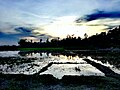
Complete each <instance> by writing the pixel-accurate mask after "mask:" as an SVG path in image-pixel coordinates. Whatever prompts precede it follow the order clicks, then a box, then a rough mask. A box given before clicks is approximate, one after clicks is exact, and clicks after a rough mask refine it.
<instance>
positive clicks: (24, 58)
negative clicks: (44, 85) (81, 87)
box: [0, 51, 120, 79]
mask: <svg viewBox="0 0 120 90" xmlns="http://www.w3.org/2000/svg"><path fill="white" fill-rule="evenodd" d="M107 57H108V55H107V56H105V55H97V56H96V54H89V55H87V54H84V53H74V52H40V51H34V52H33V51H26V52H23V51H22V52H21V51H4V52H0V73H9V74H36V73H38V72H39V71H40V70H42V69H43V68H44V67H46V66H47V65H48V64H49V63H52V64H51V66H49V67H47V68H46V69H45V70H44V72H41V73H38V74H40V75H42V74H52V75H53V76H54V77H56V78H59V79H61V78H62V77H63V76H64V75H77V76H81V75H84V76H90V75H98V76H104V73H103V72H101V71H100V70H99V69H97V68H96V67H94V66H92V65H91V64H89V63H88V62H86V61H85V60H83V59H84V58H88V59H89V60H91V61H94V62H96V63H100V64H101V65H104V66H106V67H109V68H110V69H111V70H113V71H114V72H116V73H118V74H120V67H119V65H120V63H119V61H118V60H111V59H109V57H108V58H107ZM114 58H119V57H114Z"/></svg>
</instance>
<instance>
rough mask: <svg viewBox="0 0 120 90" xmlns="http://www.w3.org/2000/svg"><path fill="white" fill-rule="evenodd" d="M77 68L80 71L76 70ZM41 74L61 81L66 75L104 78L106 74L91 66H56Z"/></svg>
mask: <svg viewBox="0 0 120 90" xmlns="http://www.w3.org/2000/svg"><path fill="white" fill-rule="evenodd" d="M75 67H77V68H78V69H80V71H77V70H76V69H75ZM41 74H52V75H53V76H54V77H56V78H58V79H61V78H62V77H63V76H64V75H77V76H81V75H83V76H91V75H98V76H104V73H102V72H101V71H99V70H98V69H96V68H95V67H93V66H92V65H90V64H59V65H57V64H54V65H52V66H51V67H49V69H48V70H47V71H45V72H43V73H41Z"/></svg>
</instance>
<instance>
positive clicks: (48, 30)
mask: <svg viewBox="0 0 120 90" xmlns="http://www.w3.org/2000/svg"><path fill="white" fill-rule="evenodd" d="M119 3H120V0H117V1H115V0H111V1H109V0H105V1H104V0H99V1H98V0H91V1H90V0H66V1H64V0H44V1H43V0H20V1H18V0H4V1H3V0H1V1H0V13H1V14H0V46H1V45H17V42H18V41H19V40H20V39H22V38H27V39H31V38H34V39H36V40H37V39H38V40H39V39H40V38H42V39H43V40H45V39H47V38H56V37H60V38H61V39H63V38H66V36H67V35H73V34H74V35H75V37H78V36H79V37H81V38H83V37H84V34H85V33H87V34H88V36H91V35H95V34H96V33H98V34H99V33H101V32H106V31H108V30H110V29H112V28H113V27H116V26H118V25H120V24H119V23H120V6H119ZM93 4H94V5H93Z"/></svg>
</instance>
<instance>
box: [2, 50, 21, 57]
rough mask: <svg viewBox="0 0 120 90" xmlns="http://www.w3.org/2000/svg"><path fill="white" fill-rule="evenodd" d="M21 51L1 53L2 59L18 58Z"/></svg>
mask: <svg viewBox="0 0 120 90" xmlns="http://www.w3.org/2000/svg"><path fill="white" fill-rule="evenodd" d="M18 52H19V51H0V57H17V56H19V55H18Z"/></svg>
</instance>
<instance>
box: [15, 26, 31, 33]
mask: <svg viewBox="0 0 120 90" xmlns="http://www.w3.org/2000/svg"><path fill="white" fill-rule="evenodd" d="M15 30H16V31H18V32H21V33H31V32H32V30H33V29H32V28H27V27H17V28H15Z"/></svg>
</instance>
